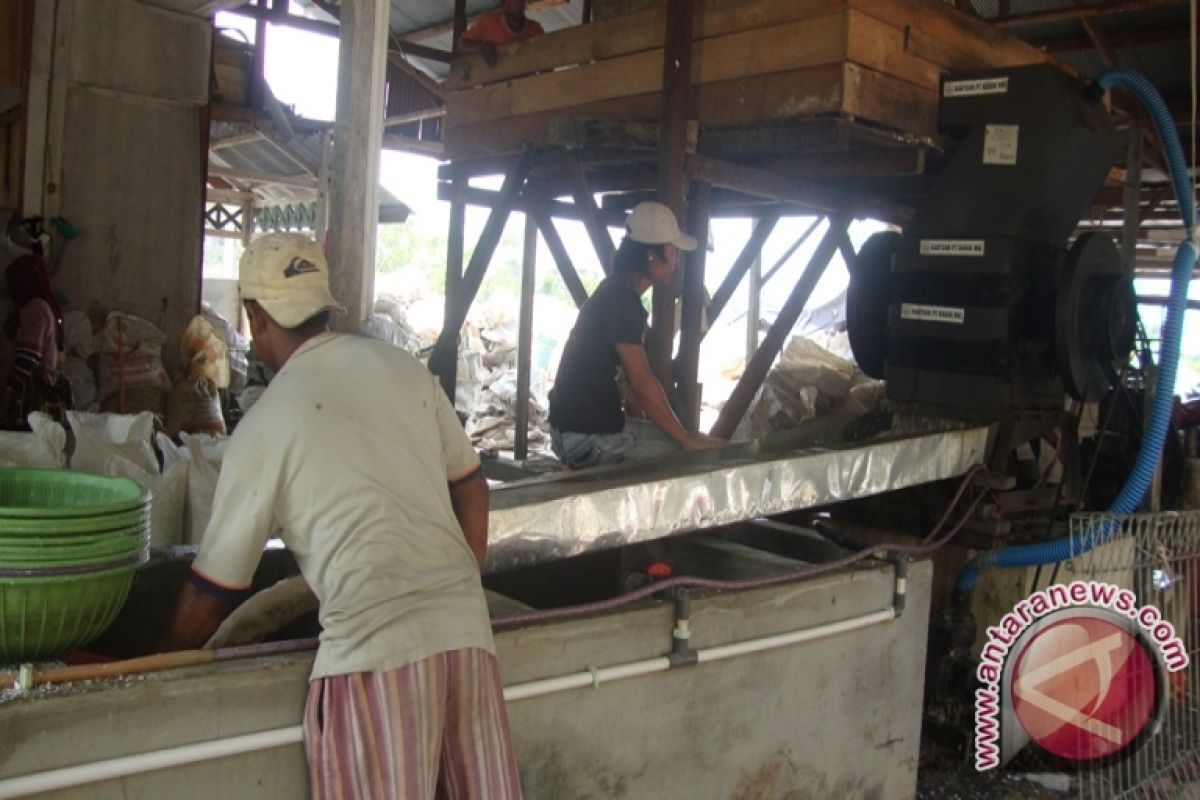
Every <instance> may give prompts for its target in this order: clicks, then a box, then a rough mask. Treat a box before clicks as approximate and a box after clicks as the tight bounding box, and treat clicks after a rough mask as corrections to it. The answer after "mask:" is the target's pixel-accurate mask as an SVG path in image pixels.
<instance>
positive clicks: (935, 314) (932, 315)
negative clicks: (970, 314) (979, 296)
mask: <svg viewBox="0 0 1200 800" xmlns="http://www.w3.org/2000/svg"><path fill="white" fill-rule="evenodd" d="M900 319H910V320H914V321H916V322H945V323H948V324H950V325H963V324H965V323H966V321H967V310H966V309H965V308H952V307H950V306H922V305H917V304H916V303H901V304H900Z"/></svg>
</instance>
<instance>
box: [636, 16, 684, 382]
mask: <svg viewBox="0 0 1200 800" xmlns="http://www.w3.org/2000/svg"><path fill="white" fill-rule="evenodd" d="M695 19H696V0H675V2H673V3H667V24H666V40H665V42H664V45H663V59H662V100H661V104H660V106H659V108H660V110H659V115H658V120H659V134H658V141H659V161H658V200H659V202H661V203H663V204H664V205H665V206H667V208H669V209H671V211H672V212H674V214H675V219H677V220H683V219H684V218H685V215H684V211H685V209H686V202H687V201H686V198H685V190H686V186H685V182H686V180H687V175H686V172H685V166H686V160H687V130H688V117H689V116H690V110H689V100H690V97H689V96H690V93H691V83H692V30H693V27H694V23H695ZM688 258H689V255H688V254H686V253H680V255H679V260H680V262H682V265H683V268H684V269H685V270H686V266H687V264H686V262H687V260H688ZM680 278H681V276H680V274H679V272H676V278H675V282H674V284H673V285H669V286H657V285H656V286H655V287H654V289H653V294H652V297H651V309H652V310H651V314H650V331H649V334H648V335H647V336H646V355H647V357H648V358H649V360H650V368H651V369H653V370H654V374H655V375H657V376H658V380H659V382H660V383H661V384H662V385H663V386H664V387H667V388H668V389H669V388H670V387H673V386H674V381H673V380H672V375H671V350H672V349H673V348H674V346H675V296H676V294H677V292H678V285H679V281H680Z"/></svg>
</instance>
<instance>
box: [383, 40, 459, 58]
mask: <svg viewBox="0 0 1200 800" xmlns="http://www.w3.org/2000/svg"><path fill="white" fill-rule="evenodd" d="M392 43H393V46H394V48H395V49H393V50H392V51H391V52H389V53H388V55H389V56H393V55H394V56H399V57H400V58H404V57H405V56H412V57H413V58H423V59H425V60H426V61H436V62H437V63H439V64H449V63H450V62H451V61H453V60H454V54H453V53H451V52H450V51H448V50H439V49H437V48H436V47H426V46H425V45H423V44H417V43H416V42H406V41H404V40H403V39H398V38H395V37H393V39H392Z"/></svg>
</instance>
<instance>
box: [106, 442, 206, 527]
mask: <svg viewBox="0 0 1200 800" xmlns="http://www.w3.org/2000/svg"><path fill="white" fill-rule="evenodd" d="M103 474H105V475H114V476H116V477H119V478H133V479H134V480H135V481H138V482H139V483H141V484H142V485H143V486H145V487H146V488H147V489H149V490H150V494H151V499H150V546H151V547H170V546H172V545H177V544H182V543H183V510H184V503H185V502H186V501H187V476H188V463H187V462H186V461H176V462H175V463H173V464H171V465H170V466H169V467H167V468H166V469H164V470H163V472H162V474H161V475H159V474H158V469H157V468H155V470H154V472H153V473H151V472H147V471H146V470H144V469H142V468H141V467H140V466H138V465H137V464H135V463H133V462H132V461H130V460H129V459H128V458H125V457H123V456H120V455H115V454H114V455H110V456H109V457H108V460H107V461H106V462H105V465H104V472H103Z"/></svg>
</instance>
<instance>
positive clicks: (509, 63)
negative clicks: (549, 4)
mask: <svg viewBox="0 0 1200 800" xmlns="http://www.w3.org/2000/svg"><path fill="white" fill-rule="evenodd" d="M843 4H844V3H843V0H742V2H737V3H730V2H728V0H703V2H699V3H698V7H697V9H696V12H697V13H696V20H695V25H694V28H693V39H694V40H701V39H709V38H712V37H714V36H723V35H728V34H731V33H738V32H740V31H747V30H753V29H756V28H768V27H772V26H777V25H784V24H787V23H791V22H797V21H800V20H804V19H809V18H812V17H820V16H825V15H827V14H829V13H831V12H833V11H837V10H838V9H839V8H840V7H841V6H842V5H843ZM666 30H667V25H666V9H665V8H655V9H649V10H646V11H640V12H637V13H634V14H628V15H625V16H622V17H620V18H617V19H608V20H603V21H599V22H595V23H592V24H590V25H581V26H578V27H574V28H564V29H562V30H558V31H553V32H551V33H548V34H546V35H545V36H542V37H540V38H538V39H533V40H531V41H528V42H522V43H521V44H520V45H519V46H518V47H513V48H508V49H502V50H501V51H500V53H501V57H500V59H499V60H498V61H497V63H496V66H494V67H488V65H487V63H486V62H485V61H484V60H483V58H482V57H481V56H478V55H473V56H470V57H468V58H462V59H459V60H457V61H456V62H455V63H454V65H453V67H452V68H451V70H450V76H449V77H448V78H447V79H446V81H445V86H446V88H448V89H452V90H459V89H468V88H470V87H472V86H478V85H486V84H492V83H499V82H501V81H506V80H510V79H512V78H517V77H521V76H524V75H532V74H534V73H537V72H548V71H551V70H555V69H561V68H562V67H566V66H570V65H574V64H590V63H591V62H593V61H603V60H605V59H610V58H616V57H618V56H624V55H629V54H630V53H638V52H642V51H645V50H655V49H658V48H661V47H662V43H663V37H664V36H665V35H666Z"/></svg>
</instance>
